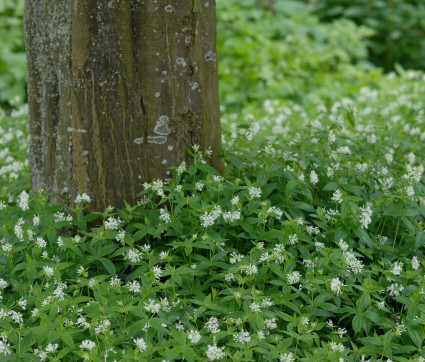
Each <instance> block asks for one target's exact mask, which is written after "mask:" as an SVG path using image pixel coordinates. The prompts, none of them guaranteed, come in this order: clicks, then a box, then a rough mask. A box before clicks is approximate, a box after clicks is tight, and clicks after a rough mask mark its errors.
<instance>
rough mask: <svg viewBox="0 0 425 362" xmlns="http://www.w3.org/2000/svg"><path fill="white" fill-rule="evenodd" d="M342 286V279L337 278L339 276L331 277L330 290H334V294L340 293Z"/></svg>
mask: <svg viewBox="0 0 425 362" xmlns="http://www.w3.org/2000/svg"><path fill="white" fill-rule="evenodd" d="M343 286H344V283H343V282H342V281H340V280H339V278H338V277H337V278H333V279H332V280H331V290H332V292H334V293H335V294H336V295H341V292H342V290H341V288H342V287H343Z"/></svg>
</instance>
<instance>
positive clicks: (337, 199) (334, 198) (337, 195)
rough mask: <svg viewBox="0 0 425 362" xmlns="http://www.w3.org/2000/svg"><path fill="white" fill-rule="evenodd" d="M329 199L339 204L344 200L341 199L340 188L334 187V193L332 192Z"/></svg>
mask: <svg viewBox="0 0 425 362" xmlns="http://www.w3.org/2000/svg"><path fill="white" fill-rule="evenodd" d="M331 200H332V201H335V202H337V203H339V204H341V203H342V201H344V200H343V199H342V192H341V190H340V189H336V190H335V191H334V193H333V194H332V198H331Z"/></svg>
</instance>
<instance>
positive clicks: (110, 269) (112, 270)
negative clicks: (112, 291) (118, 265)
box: [100, 258, 117, 277]
mask: <svg viewBox="0 0 425 362" xmlns="http://www.w3.org/2000/svg"><path fill="white" fill-rule="evenodd" d="M100 261H101V262H102V264H103V266H104V267H105V269H106V270H107V272H108V273H109V274H111V275H112V276H113V277H114V276H116V275H117V272H116V270H115V266H114V264H113V263H112V261H110V260H109V259H105V258H101V259H100Z"/></svg>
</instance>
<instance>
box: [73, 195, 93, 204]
mask: <svg viewBox="0 0 425 362" xmlns="http://www.w3.org/2000/svg"><path fill="white" fill-rule="evenodd" d="M83 201H85V202H87V203H90V202H91V199H90V196H89V195H87V194H86V193H85V192H84V193H83V194H82V195H80V194H77V196H76V197H75V203H76V204H79V203H81V202H83Z"/></svg>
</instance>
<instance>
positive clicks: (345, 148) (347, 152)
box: [336, 146, 351, 155]
mask: <svg viewBox="0 0 425 362" xmlns="http://www.w3.org/2000/svg"><path fill="white" fill-rule="evenodd" d="M336 152H337V153H342V154H345V155H351V150H350V148H349V147H348V146H341V147H339V148H338V149H337V150H336Z"/></svg>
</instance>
